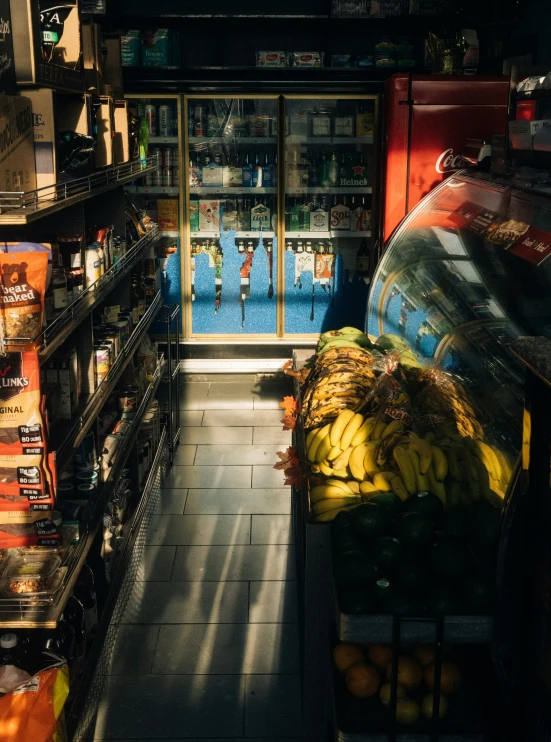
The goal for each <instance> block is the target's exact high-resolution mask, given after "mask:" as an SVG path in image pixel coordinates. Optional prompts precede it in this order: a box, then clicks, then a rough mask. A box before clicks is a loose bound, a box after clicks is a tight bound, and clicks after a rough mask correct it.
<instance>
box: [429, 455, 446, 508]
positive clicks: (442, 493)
mask: <svg viewBox="0 0 551 742" xmlns="http://www.w3.org/2000/svg"><path fill="white" fill-rule="evenodd" d="M427 479H428V482H429V491H430V492H432V493H433V494H434V495H436V496H437V497H438V498H440V500H441V501H442V505H444V507H446V504H447V500H446V488H445V487H444V485H443V483H442V482H439V481H438V479H437V478H436V474H435V471H434V466H432V465H431V466H429V470H428V472H427Z"/></svg>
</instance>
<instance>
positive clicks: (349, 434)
mask: <svg viewBox="0 0 551 742" xmlns="http://www.w3.org/2000/svg"><path fill="white" fill-rule="evenodd" d="M363 422H364V416H363V415H360V414H359V412H357V413H356V414H355V415H354V417H353V418H352V420H350V422H349V423H348V425H347V426H346V428H345V429H344V431H343V434H342V436H341V439H340V442H339V446H340V447H341V450H343V451H345V450H346V449H347V448H348V447H349V446H350V444H351V443H352V438H354V436H355V435H356V433H357V432H358V430H359V429H360V428H361V427H362V425H363Z"/></svg>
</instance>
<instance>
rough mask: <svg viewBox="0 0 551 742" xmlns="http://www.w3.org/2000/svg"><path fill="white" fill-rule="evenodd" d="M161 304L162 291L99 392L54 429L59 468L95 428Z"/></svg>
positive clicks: (133, 333) (52, 448)
mask: <svg viewBox="0 0 551 742" xmlns="http://www.w3.org/2000/svg"><path fill="white" fill-rule="evenodd" d="M161 304H162V296H161V292H160V291H159V292H157V295H156V296H155V299H154V300H153V303H152V304H151V305H150V306H149V307H148V309H147V311H146V313H145V314H144V316H143V317H142V319H141V320H140V322H139V323H138V324H137V325H136V327H135V328H134V331H133V332H132V334H131V335H130V337H129V338H128V341H127V342H126V344H125V345H124V347H123V348H122V349H121V352H120V353H119V355H118V357H117V359H116V361H115V363H114V364H113V365H112V366H111V368H110V369H109V373H108V374H107V376H106V377H105V379H104V380H103V382H102V383H101V384H100V386H99V387H98V388H97V389H96V391H95V392H94V393H93V394H92V395H91V396H89V397H88V399H87V400H85V403H84V407H83V409H82V411H81V413H80V415H79V416H78V418H76V419H75V418H73V419H72V420H69V421H68V424H67V425H65V424H63V423H62V422H60V423H58V425H57V426H55V427H54V428H53V429H52V431H51V433H50V447H51V450H53V451H56V465H57V470H58V471H62V470H63V469H64V468H65V466H66V465H67V464H68V463H69V461H70V459H71V457H72V456H73V453H74V450H75V448H76V447H77V446H78V445H79V444H80V442H81V441H82V439H83V438H84V437H85V435H86V433H87V432H88V430H89V429H90V428H91V426H92V424H93V422H94V421H95V419H96V418H97V416H98V414H99V412H100V410H101V408H102V407H103V405H104V404H105V402H106V401H107V399H108V397H109V395H110V394H111V392H112V391H113V389H114V388H115V385H116V383H117V381H118V380H119V378H120V377H121V374H122V372H123V371H124V369H125V368H126V366H127V364H128V361H129V360H130V359H131V358H132V356H133V355H134V352H135V350H136V348H137V347H138V345H139V344H140V343H141V341H142V339H143V337H144V335H145V334H146V332H147V331H148V329H149V327H150V325H151V323H152V322H153V320H154V319H155V317H156V315H157V312H158V310H159V308H160V306H161ZM56 443H57V445H56Z"/></svg>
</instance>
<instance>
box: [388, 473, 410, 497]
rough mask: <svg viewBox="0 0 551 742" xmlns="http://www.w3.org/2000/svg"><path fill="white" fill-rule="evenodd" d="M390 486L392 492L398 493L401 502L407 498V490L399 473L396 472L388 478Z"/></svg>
mask: <svg viewBox="0 0 551 742" xmlns="http://www.w3.org/2000/svg"><path fill="white" fill-rule="evenodd" d="M390 487H391V489H392V491H393V492H394V494H395V495H398V497H399V498H400V500H401V501H402V502H405V501H406V500H407V499H408V497H409V492H408V491H407V489H406V485H405V484H404V480H403V479H402V477H401V476H400V475H399V474H396V475H395V476H394V477H392V479H391V480H390Z"/></svg>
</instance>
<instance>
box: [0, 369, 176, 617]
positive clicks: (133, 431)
mask: <svg viewBox="0 0 551 742" xmlns="http://www.w3.org/2000/svg"><path fill="white" fill-rule="evenodd" d="M164 366H165V362H164V360H163V358H162V357H161V358H160V359H159V362H158V364H157V368H156V370H155V374H154V375H153V379H152V381H151V383H150V384H149V386H148V388H147V391H146V393H145V395H144V398H143V400H142V402H141V404H140V407H139V408H138V411H137V412H136V415H135V417H134V420H133V421H132V426H131V428H130V429H129V430H128V432H127V433H126V435H125V436H124V438H123V439H122V443H121V446H120V447H119V449H118V455H117V459H116V461H115V464H114V466H113V467H112V468H111V470H110V472H109V477H108V478H107V480H106V481H105V482H104V485H103V489H102V490H101V493H100V495H99V497H98V499H97V500H96V501H95V506H94V509H93V511H92V513H91V516H90V518H89V521H88V527H87V529H86V531H85V532H84V534H81V538H80V541H79V543H78V544H77V545H76V546H75V547H74V548H73V549H72V550H71V551H70V552H69V555H68V557H67V558H66V560H65V562H64V564H63V565H62V569H64V570H65V572H64V577H63V583H62V585H61V587H60V589H59V591H58V592H57V593H56V595H55V599H54V601H53V602H52V603H51V604H50V605H43V606H28V605H25V603H24V602H22V601H19V600H0V628H2V629H40V628H48V629H53V628H55V627H56V625H57V622H58V621H59V619H60V617H61V615H62V613H63V611H64V609H65V605H66V604H67V601H68V599H69V597H70V596H71V594H72V592H73V587H74V585H75V582H76V580H77V578H78V576H79V574H80V571H81V569H82V567H83V565H84V563H85V562H86V559H87V557H88V552H89V551H90V548H91V547H92V544H93V543H94V540H95V538H96V536H97V534H98V531H99V529H100V528H101V527H102V525H103V514H104V512H105V508H106V506H107V503H108V502H109V500H110V498H111V496H112V495H113V493H114V491H115V489H116V487H117V484H118V481H119V478H120V475H121V472H122V470H123V469H124V467H125V464H126V462H127V460H128V456H129V455H130V451H131V450H132V448H133V446H134V444H135V442H136V439H137V437H138V433H139V431H140V428H141V424H142V420H143V418H144V415H145V413H146V412H147V409H148V408H149V405H150V403H151V400H152V399H153V398H154V396H155V392H156V391H157V388H158V386H159V383H160V381H161V378H162V375H163V372H164ZM163 440H164V438H163V439H162V440H161V444H160V445H162V443H163ZM159 460H160V457H159V456H158V453H157V456H156V457H155V461H156V463H157V466H158V463H159ZM148 481H149V480H148ZM141 513H142V511H141V509H140V508H138V509H137V510H136V512H135V514H134V519H136V517H141ZM134 519H133V520H134ZM132 527H133V524H132V521H131V522H129V523H127V524H126V526H125V528H128V529H132Z"/></svg>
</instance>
